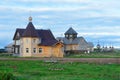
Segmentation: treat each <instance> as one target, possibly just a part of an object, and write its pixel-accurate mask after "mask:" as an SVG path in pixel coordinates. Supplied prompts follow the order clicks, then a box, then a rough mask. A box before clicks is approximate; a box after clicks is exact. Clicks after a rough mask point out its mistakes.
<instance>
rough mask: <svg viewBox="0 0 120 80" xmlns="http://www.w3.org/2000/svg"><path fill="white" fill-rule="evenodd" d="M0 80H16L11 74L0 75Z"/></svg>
mask: <svg viewBox="0 0 120 80" xmlns="http://www.w3.org/2000/svg"><path fill="white" fill-rule="evenodd" d="M0 75H1V76H0V80H17V78H16V77H15V76H13V74H12V73H0Z"/></svg>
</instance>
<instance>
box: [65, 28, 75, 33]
mask: <svg viewBox="0 0 120 80" xmlns="http://www.w3.org/2000/svg"><path fill="white" fill-rule="evenodd" d="M65 34H77V32H76V31H75V30H74V29H73V28H72V27H70V28H69V29H68V30H67V31H66V32H65Z"/></svg>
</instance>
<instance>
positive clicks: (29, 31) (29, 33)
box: [22, 22, 38, 37]
mask: <svg viewBox="0 0 120 80" xmlns="http://www.w3.org/2000/svg"><path fill="white" fill-rule="evenodd" d="M22 37H38V33H37V32H36V30H35V27H34V25H33V24H32V22H29V24H28V25H27V28H26V29H25V31H24V33H23V34H22Z"/></svg>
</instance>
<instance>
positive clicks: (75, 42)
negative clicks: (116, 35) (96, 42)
mask: <svg viewBox="0 0 120 80" xmlns="http://www.w3.org/2000/svg"><path fill="white" fill-rule="evenodd" d="M57 39H58V40H61V41H63V43H64V44H65V45H71V44H72V45H80V46H79V50H86V49H87V48H90V47H93V46H92V43H88V42H87V41H86V40H85V39H84V38H83V37H77V38H75V39H73V40H72V41H71V40H69V39H67V38H64V37H58V38H57Z"/></svg>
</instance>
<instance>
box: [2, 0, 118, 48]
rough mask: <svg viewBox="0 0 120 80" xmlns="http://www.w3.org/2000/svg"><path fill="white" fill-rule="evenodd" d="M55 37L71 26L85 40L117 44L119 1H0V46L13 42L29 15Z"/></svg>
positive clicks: (40, 27) (39, 27) (37, 26)
mask: <svg viewBox="0 0 120 80" xmlns="http://www.w3.org/2000/svg"><path fill="white" fill-rule="evenodd" d="M30 15H31V16H32V17H33V24H34V26H35V28H38V29H51V31H52V32H53V34H54V36H55V37H62V36H64V33H65V31H66V30H67V29H68V28H69V27H73V28H74V29H75V30H76V31H77V32H78V35H79V36H83V37H84V38H85V39H86V40H87V41H89V42H93V43H94V44H95V46H96V44H97V43H98V41H99V43H100V44H101V45H104V46H110V45H113V46H115V47H120V0H3V1H1V2H0V48H3V47H4V46H5V45H7V44H9V43H11V42H12V38H13V36H14V33H15V30H16V28H26V26H27V24H28V17H29V16H30Z"/></svg>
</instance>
